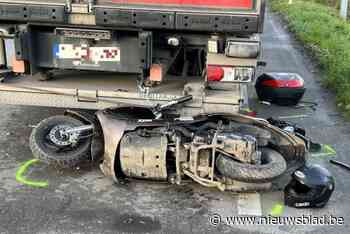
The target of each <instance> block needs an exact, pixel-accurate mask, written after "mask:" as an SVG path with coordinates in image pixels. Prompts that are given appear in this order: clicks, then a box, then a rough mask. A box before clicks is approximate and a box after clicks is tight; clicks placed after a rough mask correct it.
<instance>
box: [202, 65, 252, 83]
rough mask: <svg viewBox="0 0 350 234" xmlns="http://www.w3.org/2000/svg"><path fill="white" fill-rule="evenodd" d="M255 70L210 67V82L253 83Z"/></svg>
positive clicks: (249, 68)
mask: <svg viewBox="0 0 350 234" xmlns="http://www.w3.org/2000/svg"><path fill="white" fill-rule="evenodd" d="M253 76H254V68H252V67H226V66H216V65H208V81H221V82H235V83H236V82H237V83H247V82H250V81H252V79H253Z"/></svg>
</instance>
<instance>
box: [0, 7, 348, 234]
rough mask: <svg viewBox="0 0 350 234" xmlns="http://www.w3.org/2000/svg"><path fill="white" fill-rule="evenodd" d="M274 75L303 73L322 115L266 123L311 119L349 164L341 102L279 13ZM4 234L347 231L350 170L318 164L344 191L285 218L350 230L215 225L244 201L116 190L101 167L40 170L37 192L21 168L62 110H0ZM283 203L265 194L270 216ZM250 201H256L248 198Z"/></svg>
mask: <svg viewBox="0 0 350 234" xmlns="http://www.w3.org/2000/svg"><path fill="white" fill-rule="evenodd" d="M263 46H264V58H265V60H266V61H267V62H268V66H267V67H266V70H267V71H289V72H298V73H300V74H301V75H302V76H303V77H304V78H305V79H306V87H307V93H306V95H305V98H304V100H307V101H313V102H317V103H318V104H319V105H318V107H317V110H316V111H313V110H311V109H307V108H305V109H291V108H281V107H276V106H264V105H261V104H258V103H255V105H254V108H255V109H256V110H257V111H258V113H259V115H260V116H263V117H269V116H274V117H280V116H282V117H283V116H284V117H285V116H290V115H300V114H303V115H308V117H305V118H297V119H295V118H293V119H291V120H292V121H294V122H297V123H299V124H300V126H302V127H305V128H306V129H307V131H308V133H309V135H311V136H312V137H313V139H314V140H315V141H319V142H322V143H327V144H330V145H332V146H333V147H334V148H335V149H336V151H337V159H339V160H343V161H345V162H346V161H349V159H348V158H347V156H348V153H349V150H348V146H349V145H350V124H349V122H346V121H345V120H344V119H343V118H342V117H341V116H340V114H339V113H338V112H337V111H336V109H335V107H334V106H335V102H334V96H333V95H332V94H331V93H330V92H328V91H327V90H325V89H323V88H321V87H320V79H321V78H320V73H319V71H318V70H317V68H315V66H313V64H312V61H311V60H310V59H309V58H307V57H306V56H305V55H304V54H305V53H304V52H303V49H302V48H301V47H300V45H298V43H296V42H295V40H294V39H293V38H292V37H291V36H290V35H289V34H288V33H287V31H286V30H285V29H284V28H283V26H282V24H281V23H280V21H279V19H278V18H277V17H276V16H274V15H273V14H270V13H269V14H268V15H267V17H266V25H265V33H264V35H263ZM0 108H1V111H0V144H1V147H0V162H1V164H0V233H119V232H124V233H128V232H132V233H144V232H147V233H152V232H155V233H190V232H194V233H219V232H223V233H236V232H242V233H259V232H261V233H277V232H278V233H303V232H308V233H330V232H332V233H347V232H349V223H350V220H349V218H348V217H347V214H349V213H350V203H349V202H348V198H349V192H350V187H348V184H349V176H350V172H348V171H345V170H343V169H341V168H338V167H336V166H333V165H330V164H329V163H328V158H327V157H322V158H316V157H314V158H311V160H313V161H317V162H318V163H321V164H324V165H325V166H327V167H328V168H329V169H330V170H331V171H332V172H333V173H334V176H335V178H336V191H335V193H334V195H333V196H332V198H331V200H330V202H329V204H328V205H327V207H325V208H323V209H318V210H308V209H304V210H296V209H291V208H285V209H284V213H283V216H293V215H294V216H300V215H302V214H305V215H309V214H312V215H315V216H322V215H325V214H327V215H333V216H338V217H344V218H345V220H344V221H345V224H344V225H342V226H315V225H308V226H268V225H265V226H253V225H250V226H228V225H225V224H220V225H218V226H216V227H214V226H212V225H211V224H210V223H209V221H208V217H209V216H210V215H211V214H213V213H218V214H220V215H222V216H231V215H237V214H238V213H239V212H240V211H239V210H240V208H239V206H240V204H239V200H240V199H241V200H242V195H241V196H240V195H238V194H232V193H222V192H219V191H216V190H210V189H206V188H203V187H201V186H198V185H195V184H190V185H185V186H172V185H167V184H156V183H142V182H132V183H129V184H128V185H116V184H113V182H112V181H111V180H109V179H107V178H105V177H104V176H103V175H102V173H101V172H100V171H99V169H98V168H97V167H96V166H94V165H86V166H84V167H82V168H79V169H75V170H73V171H62V170H59V169H56V168H50V167H47V166H45V165H43V164H37V165H35V166H33V167H31V169H30V170H29V171H28V174H27V175H28V177H30V178H31V179H36V180H47V181H48V183H49V185H48V187H47V188H33V187H30V186H26V185H21V184H19V183H18V182H16V179H15V175H16V171H17V169H18V168H19V166H20V165H21V163H23V162H25V161H27V160H29V159H31V158H32V156H31V152H30V150H29V147H28V137H29V134H30V131H31V126H32V125H35V124H37V123H38V121H40V120H41V119H43V118H45V117H48V116H51V115H53V114H58V113H62V110H58V109H49V108H37V107H15V106H0ZM278 202H282V200H281V192H270V193H261V194H260V200H259V203H260V204H261V205H262V212H263V214H264V215H267V214H269V213H270V211H271V209H272V207H273V206H274V205H275V204H276V203H278ZM248 203H253V201H250V200H248Z"/></svg>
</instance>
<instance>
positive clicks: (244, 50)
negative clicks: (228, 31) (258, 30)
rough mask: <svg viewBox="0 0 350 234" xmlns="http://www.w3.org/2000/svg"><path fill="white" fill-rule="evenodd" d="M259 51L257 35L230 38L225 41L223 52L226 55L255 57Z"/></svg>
mask: <svg viewBox="0 0 350 234" xmlns="http://www.w3.org/2000/svg"><path fill="white" fill-rule="evenodd" d="M259 53H260V39H259V37H258V36H257V35H254V36H251V37H249V38H231V39H228V40H227V42H226V49H225V54H226V56H228V57H236V58H256V57H258V56H259Z"/></svg>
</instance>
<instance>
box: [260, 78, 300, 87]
mask: <svg viewBox="0 0 350 234" xmlns="http://www.w3.org/2000/svg"><path fill="white" fill-rule="evenodd" d="M262 85H265V86H268V87H272V88H300V87H303V86H304V81H303V80H299V79H295V80H264V81H263V82H262Z"/></svg>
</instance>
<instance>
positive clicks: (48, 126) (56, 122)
mask: <svg viewBox="0 0 350 234" xmlns="http://www.w3.org/2000/svg"><path fill="white" fill-rule="evenodd" d="M62 125H63V126H69V127H78V126H81V125H84V123H83V122H81V121H79V120H77V119H75V118H72V117H69V116H53V117H50V118H47V119H45V120H43V121H41V122H40V123H39V124H38V126H36V127H35V128H34V129H33V131H32V134H31V136H30V140H29V145H30V149H31V150H32V153H33V156H34V157H35V158H38V159H39V160H41V161H43V162H45V163H48V164H52V165H57V166H60V167H64V168H67V167H74V166H76V165H77V164H79V163H81V162H83V161H85V160H87V159H89V157H90V145H91V138H90V137H88V138H83V139H79V140H78V141H77V143H76V144H75V145H74V146H66V147H64V148H62V147H59V146H57V145H55V144H54V143H53V142H52V141H50V139H49V137H48V135H49V133H50V131H51V130H52V129H53V128H54V127H55V126H62Z"/></svg>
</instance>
